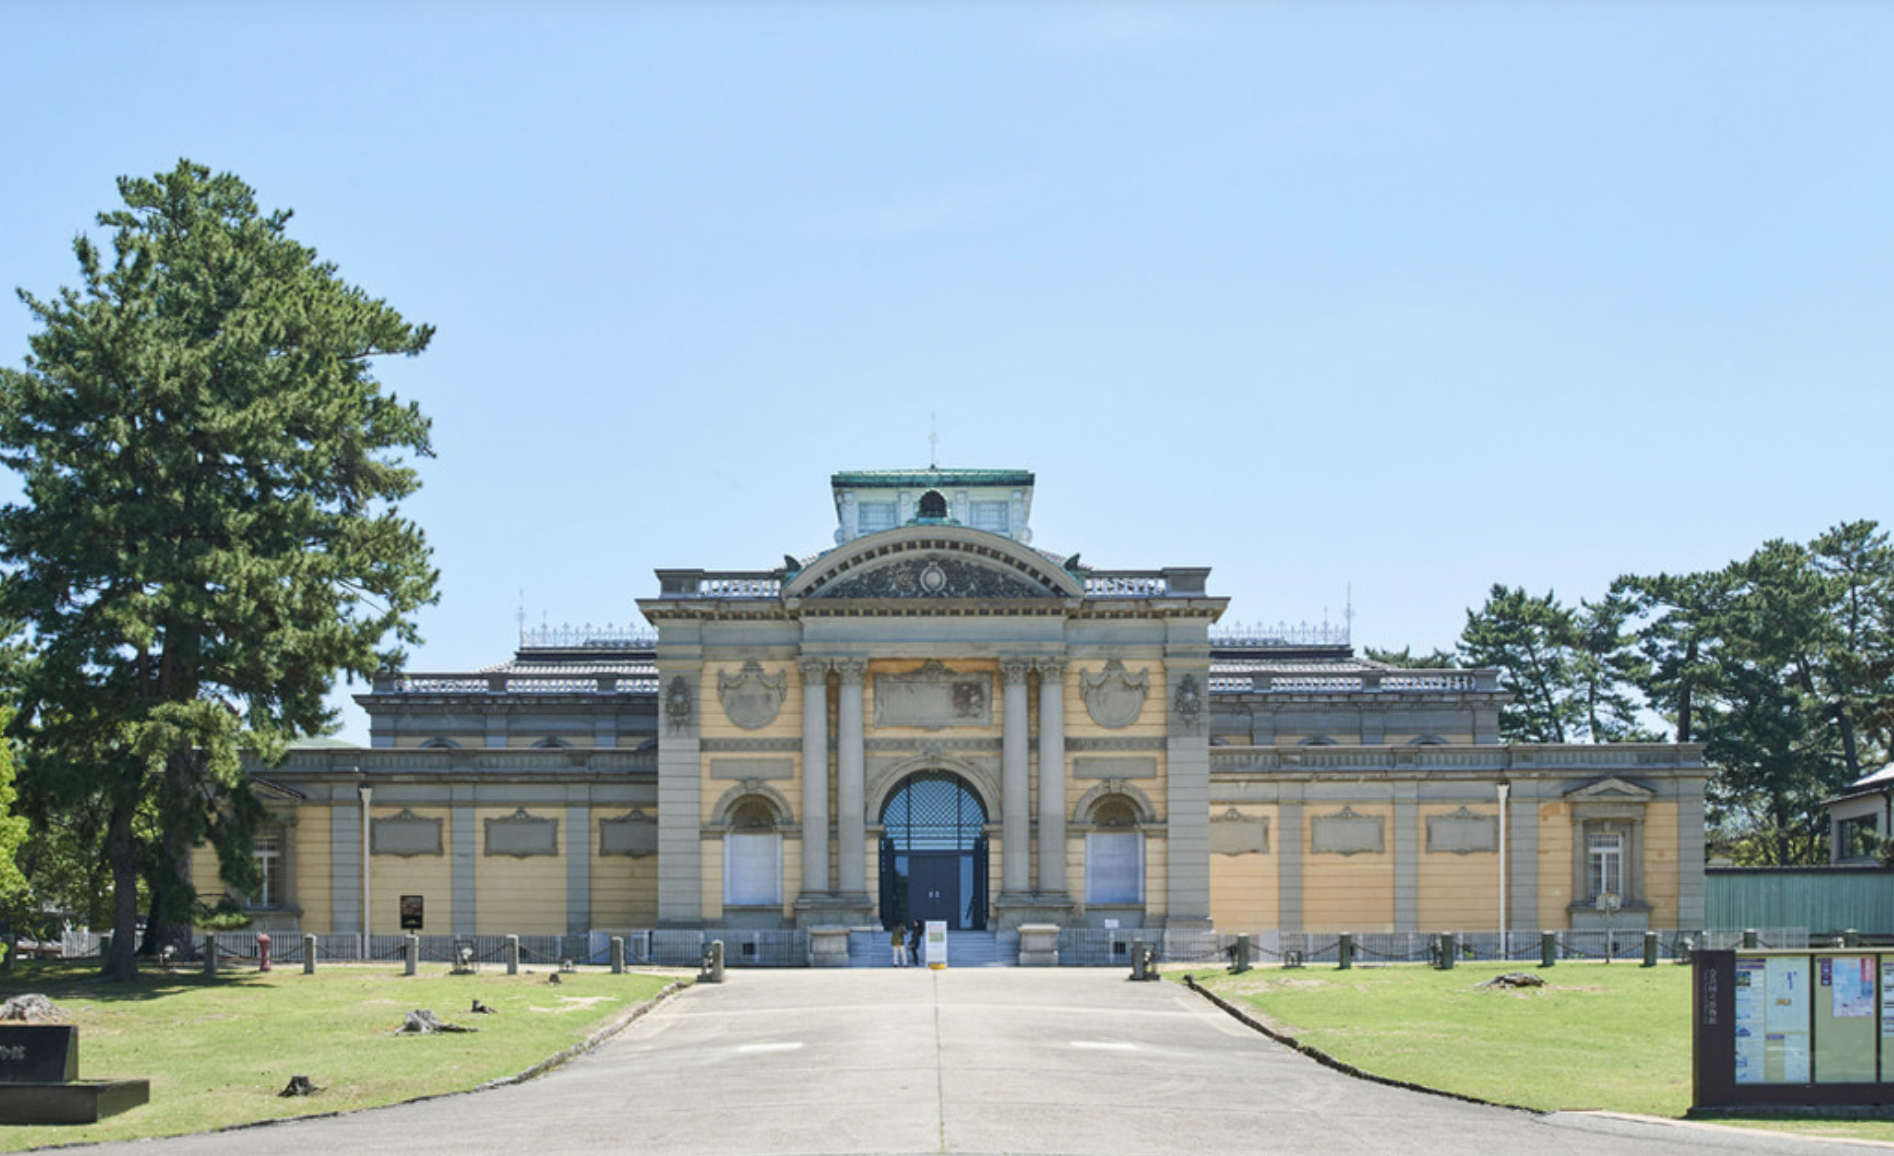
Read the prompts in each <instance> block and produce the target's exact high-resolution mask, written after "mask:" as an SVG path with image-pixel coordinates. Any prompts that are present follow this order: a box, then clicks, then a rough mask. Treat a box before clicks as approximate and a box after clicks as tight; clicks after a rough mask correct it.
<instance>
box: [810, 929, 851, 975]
mask: <svg viewBox="0 0 1894 1156" xmlns="http://www.w3.org/2000/svg"><path fill="white" fill-rule="evenodd" d="M809 966H810V967H847V966H848V928H846V927H818V928H814V929H812V930H811V931H810V932H809Z"/></svg>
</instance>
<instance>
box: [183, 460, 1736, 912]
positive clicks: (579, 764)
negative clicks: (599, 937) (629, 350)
mask: <svg viewBox="0 0 1894 1156" xmlns="http://www.w3.org/2000/svg"><path fill="white" fill-rule="evenodd" d="M1033 486H1034V477H1033V475H1032V474H1031V473H1029V472H1024V471H1016V470H948V469H926V470H906V471H869V472H845V473H838V474H836V475H834V476H833V478H832V479H831V487H832V491H833V497H834V504H835V511H836V514H837V521H838V527H837V530H836V532H835V543H834V545H833V546H832V547H831V548H829V549H827V550H825V551H823V552H821V553H819V554H816V555H814V556H811V557H808V558H805V559H802V560H799V561H798V560H796V559H793V558H787V557H786V558H785V559H784V560H783V565H781V566H779V567H777V568H775V569H771V570H756V571H745V572H712V571H705V570H692V569H678V570H660V571H658V572H657V592H656V593H655V594H654V595H653V596H651V597H647V598H641V599H639V600H638V609H639V611H640V613H641V614H642V616H643V618H644V620H645V622H646V623H647V624H648V626H646V627H643V628H640V629H639V630H638V631H636V632H631V631H539V632H535V633H524V632H523V634H522V640H521V646H520V648H519V650H518V652H517V653H516V654H515V655H514V656H513V658H512V659H511V660H510V661H507V662H503V663H500V664H497V665H494V666H491V667H487V668H484V669H480V670H475V671H466V672H452V673H406V674H396V675H389V676H386V677H382V678H378V679H376V680H375V682H374V684H373V687H372V689H371V690H370V692H369V693H366V694H362V695H359V696H358V697H357V701H358V702H360V703H361V704H362V706H363V707H364V708H365V709H366V711H367V712H368V715H369V719H370V745H369V746H368V747H366V748H360V747H343V746H334V745H331V746H312V747H304V748H299V749H297V750H295V751H293V752H292V753H291V755H290V757H289V759H288V761H287V762H285V763H284V764H283V765H282V766H280V767H276V768H272V769H268V770H262V769H259V770H257V771H256V772H255V775H254V784H255V787H256V790H257V792H258V793H259V794H260V795H261V796H262V798H263V799H264V801H265V802H266V804H267V805H268V807H269V808H270V811H271V814H272V816H273V821H272V823H271V824H270V826H269V827H268V829H266V830H265V832H264V833H263V835H262V837H261V838H260V839H259V841H258V848H257V854H258V859H259V863H260V865H261V866H262V867H263V869H264V870H263V874H264V879H265V883H264V886H263V888H262V889H261V890H260V891H259V892H258V893H257V894H255V895H251V896H246V897H244V898H243V901H244V902H245V904H246V905H247V906H248V907H249V908H250V910H251V913H252V914H253V915H254V916H255V918H256V921H257V926H258V928H259V929H261V930H270V931H303V932H314V933H347V932H363V931H367V932H370V933H374V934H387V933H394V932H397V931H398V930H400V929H401V928H402V927H403V925H404V920H403V917H404V914H405V916H406V919H407V924H408V925H409V926H413V925H414V924H415V923H417V922H418V923H420V925H421V929H422V930H423V931H424V932H425V933H427V934H448V933H451V934H454V935H501V934H520V935H576V934H586V933H592V932H613V933H616V932H618V931H625V930H631V929H641V928H730V929H771V928H824V927H830V928H832V927H856V928H861V927H871V926H876V925H883V924H888V923H892V922H894V921H897V920H898V921H902V922H906V921H909V920H914V919H921V920H930V919H938V920H944V921H946V922H947V923H948V924H949V925H950V926H952V927H955V928H961V929H996V930H1004V929H1012V928H1016V927H1018V926H1019V925H1021V924H1027V923H1030V924H1051V925H1056V926H1059V927H1066V928H1074V927H1094V928H1098V927H1107V926H1111V927H1119V928H1152V929H1156V928H1166V929H1177V928H1210V927H1215V928H1218V929H1224V930H1229V931H1246V932H1263V931H1270V930H1280V931H1304V932H1333V931H1342V930H1350V931H1355V932H1363V933H1368V932H1395V931H1432V930H1464V931H1474V930H1494V929H1504V928H1512V929H1519V930H1536V929H1540V928H1547V929H1564V928H1579V927H1588V926H1596V925H1597V923H1598V921H1599V920H1600V919H1601V918H1604V916H1603V915H1602V914H1601V907H1603V906H1610V907H1612V908H1613V912H1612V914H1611V918H1612V919H1613V921H1614V924H1615V926H1618V927H1625V928H1631V927H1652V928H1683V929H1693V928H1699V927H1701V926H1702V924H1703V918H1704V876H1703V835H1704V828H1703V797H1704V783H1705V778H1706V776H1707V774H1708V773H1709V772H1708V768H1706V767H1705V765H1704V763H1703V759H1702V748H1701V747H1700V746H1698V745H1695V744H1687V743H1686V744H1632V743H1622V744H1610V745H1590V744H1563V745H1529V744H1518V743H1507V742H1504V741H1502V740H1501V738H1500V736H1499V730H1498V721H1499V709H1500V706H1501V705H1502V703H1504V702H1505V701H1507V695H1506V693H1505V692H1503V691H1502V690H1501V689H1500V688H1499V685H1498V676H1497V673H1496V672H1494V671H1490V670H1457V669H1443V670H1408V669H1397V668H1394V667H1390V666H1387V665H1384V664H1381V663H1377V662H1372V661H1368V660H1365V659H1363V658H1361V657H1358V656H1356V655H1355V654H1354V652H1353V650H1352V649H1351V647H1350V646H1349V644H1348V641H1347V638H1346V635H1345V633H1343V632H1341V631H1333V630H1328V629H1326V628H1314V629H1306V628H1305V629H1302V630H1293V631H1292V630H1276V631H1241V630H1232V629H1230V628H1228V627H1219V626H1218V622H1219V620H1220V619H1221V618H1223V616H1224V614H1225V610H1226V608H1227V605H1228V599H1226V598H1221V597H1217V596H1215V595H1213V594H1212V593H1210V589H1209V581H1208V580H1209V575H1210V571H1209V570H1208V569H1206V568H1202V567H1161V568H1154V569H1146V570H1106V569H1094V568H1092V567H1091V566H1089V565H1087V564H1084V563H1082V562H1081V561H1080V560H1079V558H1078V557H1077V556H1076V555H1074V556H1070V557H1061V556H1059V555H1057V554H1053V553H1050V552H1047V551H1044V550H1041V549H1038V548H1036V547H1034V546H1033V545H1032V541H1033V534H1032V531H1031V525H1030V523H1031V512H1032V498H1033ZM193 867H194V871H195V872H196V874H197V877H198V878H199V880H200V884H199V886H200V890H201V891H209V890H213V889H214V885H206V884H204V883H203V882H202V880H206V879H214V878H215V871H216V868H215V860H214V857H213V856H211V855H210V854H209V853H208V852H201V853H200V854H199V855H198V856H196V857H195V859H194V861H193Z"/></svg>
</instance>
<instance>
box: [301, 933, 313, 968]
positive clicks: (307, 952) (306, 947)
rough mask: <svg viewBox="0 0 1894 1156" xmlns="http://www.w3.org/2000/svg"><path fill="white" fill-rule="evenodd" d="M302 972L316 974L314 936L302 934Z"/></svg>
mask: <svg viewBox="0 0 1894 1156" xmlns="http://www.w3.org/2000/svg"><path fill="white" fill-rule="evenodd" d="M303 974H304V975H314V974H316V937H315V936H313V935H305V936H303Z"/></svg>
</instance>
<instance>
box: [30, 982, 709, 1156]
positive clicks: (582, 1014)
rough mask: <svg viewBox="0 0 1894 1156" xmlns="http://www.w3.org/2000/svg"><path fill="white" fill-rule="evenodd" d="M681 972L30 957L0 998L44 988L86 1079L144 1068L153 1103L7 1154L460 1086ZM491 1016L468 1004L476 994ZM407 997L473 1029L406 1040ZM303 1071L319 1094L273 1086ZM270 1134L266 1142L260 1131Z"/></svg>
mask: <svg viewBox="0 0 1894 1156" xmlns="http://www.w3.org/2000/svg"><path fill="white" fill-rule="evenodd" d="M675 978H676V977H675V976H669V975H653V974H643V973H630V974H626V975H612V974H610V973H609V972H606V971H603V970H590V971H581V972H578V973H576V974H571V975H563V976H560V979H561V981H562V982H560V983H559V984H558V985H557V986H554V985H552V984H550V983H548V982H547V981H548V973H547V972H546V971H544V970H543V969H542V970H540V971H539V972H538V973H537V974H533V975H527V974H521V975H517V976H508V975H506V974H505V971H504V969H502V968H488V969H486V970H483V971H481V972H480V973H479V974H476V975H449V974H447V967H446V965H444V964H437V965H434V966H432V967H427V966H424V967H423V968H422V969H421V974H420V975H417V976H414V977H412V978H409V977H406V976H403V975H402V974H401V969H400V967H399V966H398V965H397V966H388V965H380V966H376V965H363V966H340V965H338V966H331V967H323V968H321V969H319V970H318V971H317V972H316V974H314V975H304V974H303V973H302V970H301V968H300V967H291V968H279V969H278V970H275V971H272V972H270V973H268V974H264V973H260V972H256V971H235V972H226V973H225V974H224V975H221V976H218V977H216V978H214V979H211V978H206V977H204V976H203V975H201V974H199V973H197V972H185V971H181V970H180V971H178V972H176V973H173V974H164V973H148V974H146V975H144V976H143V977H141V978H140V979H139V980H137V981H136V982H133V983H126V984H108V983H103V982H101V981H100V980H99V979H98V978H97V976H96V973H95V972H94V971H93V970H92V969H89V968H88V969H85V970H80V969H78V968H75V967H72V966H68V965H64V964H52V963H47V964H40V963H30V962H26V961H22V962H21V963H20V964H19V965H18V967H17V968H16V970H15V971H14V972H13V974H11V975H9V976H6V977H3V978H0V998H3V997H5V996H11V995H17V994H19V993H21V992H29V991H36V992H43V993H45V994H46V995H47V996H48V997H50V998H51V999H52V1001H53V1002H54V1003H55V1004H58V1005H59V1006H60V1008H61V1009H63V1010H64V1011H65V1012H66V1013H67V1016H68V1017H69V1018H70V1020H71V1021H72V1022H74V1023H77V1024H78V1025H79V1078H80V1079H83V1080H94V1079H112V1078H126V1077H145V1078H147V1079H149V1080H150V1081H151V1103H149V1104H147V1105H145V1106H144V1107H142V1108H134V1109H132V1110H131V1111H129V1112H125V1113H123V1114H121V1115H118V1116H110V1117H107V1118H106V1119H105V1120H103V1121H101V1122H100V1123H98V1124H95V1125H89V1126H84V1127H9V1128H0V1151H18V1150H20V1149H24V1148H33V1147H39V1146H43V1145H48V1144H74V1143H80V1142H86V1141H96V1140H124V1139H131V1138H134V1137H142V1136H170V1135H175V1134H178V1133H183V1132H200V1131H204V1130H207V1129H213V1128H222V1127H228V1126H230V1125H233V1124H247V1123H251V1122H254V1121H257V1120H268V1119H275V1118H278V1117H283V1116H302V1115H309V1114H312V1113H322V1112H339V1111H347V1110H350V1109H354V1108H367V1107H373V1106H377V1105H383V1104H394V1103H399V1102H401V1101H403V1100H412V1099H415V1098H417V1097H422V1096H434V1095H440V1094H442V1093H446V1092H457V1091H464V1090H467V1089H470V1088H475V1087H478V1086H480V1085H481V1084H484V1083H487V1082H488V1081H491V1080H496V1079H501V1078H504V1077H507V1076H513V1075H517V1074H519V1073H521V1072H523V1071H525V1070H526V1069H528V1068H531V1067H532V1066H533V1065H535V1064H537V1063H539V1062H541V1061H543V1060H545V1059H547V1058H548V1057H550V1056H552V1055H554V1054H556V1053H558V1052H560V1051H563V1050H565V1049H566V1048H569V1047H571V1046H573V1045H574V1044H577V1043H579V1042H581V1041H583V1040H584V1039H586V1038H587V1037H588V1036H590V1035H591V1034H592V1033H594V1032H596V1031H598V1030H599V1029H600V1028H602V1027H604V1026H605V1025H606V1024H607V1023H609V1022H611V1021H612V1020H614V1019H616V1018H618V1017H620V1016H622V1015H625V1014H627V1013H629V1012H630V1011H631V1010H632V1009H634V1008H635V1007H637V1006H638V1005H639V1004H641V1003H643V1002H645V1001H647V1000H649V999H651V998H652V997H653V996H655V995H656V994H657V993H658V992H659V991H660V990H662V989H663V988H664V986H665V985H666V984H668V983H671V982H673V980H674V979H675ZM475 999H479V1000H480V1001H481V1002H483V1003H485V1004H487V1005H488V1006H490V1007H492V1008H494V1009H495V1010H496V1011H497V1012H498V1014H497V1015H473V1014H470V1013H469V1011H468V1009H469V1008H470V1007H472V1005H473V1001H474V1000H475ZM412 1008H427V1009H429V1010H431V1011H433V1012H434V1013H435V1014H436V1015H438V1016H439V1017H440V1018H441V1019H443V1020H445V1021H447V1022H449V1023H455V1024H464V1025H466V1026H468V1027H473V1028H478V1029H479V1030H478V1031H476V1032H467V1033H455V1034H444V1035H430V1036H401V1035H396V1034H395V1029H397V1028H399V1027H400V1026H401V1022H402V1018H403V1016H404V1015H405V1014H406V1013H407V1012H408V1011H409V1010H410V1009H412ZM293 1075H306V1076H308V1077H309V1078H310V1079H311V1080H312V1081H314V1082H315V1084H316V1085H317V1086H318V1087H320V1088H321V1089H323V1090H322V1092H321V1093H320V1094H318V1095H315V1096H309V1097H298V1098H289V1099H284V1098H279V1097H278V1096H277V1094H276V1093H278V1092H280V1091H282V1089H283V1086H284V1085H285V1084H287V1083H289V1078H290V1077H291V1076H293ZM260 1142H262V1141H260Z"/></svg>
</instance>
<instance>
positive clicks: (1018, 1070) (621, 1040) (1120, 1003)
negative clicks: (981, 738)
mask: <svg viewBox="0 0 1894 1156" xmlns="http://www.w3.org/2000/svg"><path fill="white" fill-rule="evenodd" d="M101 1150H105V1151H114V1150H118V1151H124V1152H128V1153H129V1152H135V1153H138V1154H141V1156H173V1154H182V1153H192V1154H195V1153H206V1154H210V1153H216V1154H225V1153H228V1154H235V1153H254V1152H257V1151H268V1152H318V1151H321V1152H361V1153H381V1152H397V1153H402V1154H404V1156H427V1154H436V1153H438V1154H441V1156H471V1154H480V1153H506V1154H507V1156H519V1154H522V1153H535V1152H558V1153H566V1152H572V1153H590V1152H651V1153H668V1154H677V1156H691V1154H696V1153H719V1154H721V1153H756V1154H768V1156H801V1154H813V1153H831V1154H837V1156H841V1154H851V1153H896V1154H898V1153H1002V1152H1017V1153H1061V1154H1064V1153H1070V1154H1101V1156H1112V1154H1125V1156H1133V1154H1144V1153H1151V1154H1173V1153H1179V1154H1181V1153H1191V1154H1197V1153H1277V1152H1284V1153H1288V1152H1295V1153H1328V1152H1337V1153H1348V1154H1350V1156H1357V1154H1375V1153H1389V1154H1395V1153H1398V1154H1401V1156H1429V1154H1434V1153H1438V1154H1440V1156H1449V1154H1451V1156H1501V1154H1503V1156H1513V1154H1516V1153H1532V1154H1534V1156H1540V1154H1560V1153H1574V1154H1587V1156H1589V1154H1596V1156H1606V1154H1610V1156H1646V1154H1648V1156H1682V1154H1684V1153H1691V1154H1694V1156H1705V1154H1707V1153H1708V1152H1710V1151H1712V1150H1722V1151H1739V1152H1802V1153H1841V1152H1850V1151H1861V1152H1866V1151H1875V1152H1879V1153H1880V1154H1881V1156H1887V1151H1888V1149H1887V1148H1884V1147H1880V1148H1877V1147H1871V1146H1865V1145H1840V1144H1835V1143H1832V1142H1818V1141H1803V1140H1797V1139H1794V1138H1788V1137H1780V1136H1773V1135H1769V1134H1765V1133H1739V1132H1732V1131H1729V1130H1724V1129H1708V1128H1698V1127H1691V1126H1684V1125H1661V1124H1643V1123H1635V1122H1629V1121H1618V1120H1609V1119H1599V1118H1594V1117H1586V1116H1566V1115H1558V1116H1551V1117H1540V1116H1533V1115H1530V1114H1527V1113H1523V1112H1512V1111H1506V1110H1503V1109H1497V1108H1483V1107H1478V1106H1475V1105H1470V1104H1463V1103H1459V1102H1457V1101H1453V1100H1448V1099H1444V1098H1442V1097H1438V1096H1428V1095H1423V1094H1419V1093H1414V1092H1406V1091H1401V1090H1398V1089H1394V1088H1388V1087H1383V1086H1381V1085H1377V1084H1370V1083H1365V1082H1362V1081H1359V1080H1354V1079H1350V1078H1349V1077H1346V1076H1343V1075H1340V1074H1339V1073H1336V1072H1333V1071H1330V1070H1329V1069H1326V1068H1323V1067H1321V1066H1319V1065H1316V1064H1314V1063H1311V1062H1310V1061H1308V1060H1306V1059H1304V1058H1303V1057H1301V1056H1298V1055H1296V1054H1295V1053H1293V1052H1291V1051H1288V1050H1287V1049H1284V1048H1282V1047H1280V1046H1278V1045H1276V1044H1274V1043H1271V1042H1270V1041H1269V1040H1267V1039H1264V1038H1263V1037H1261V1036H1259V1035H1257V1034H1255V1033H1254V1032H1252V1031H1250V1030H1249V1029H1247V1028H1245V1027H1243V1026H1242V1025H1240V1024H1238V1023H1237V1022H1236V1021H1235V1020H1233V1019H1231V1018H1230V1017H1228V1016H1226V1015H1225V1014H1223V1013H1222V1012H1221V1011H1219V1010H1217V1009H1216V1008H1215V1007H1213V1006H1212V1005H1210V1004H1209V1003H1208V1002H1206V1001H1204V1000H1202V999H1201V998H1199V997H1197V996H1195V995H1192V994H1191V993H1189V992H1187V991H1184V990H1183V989H1181V988H1179V987H1177V986H1176V985H1173V984H1168V983H1166V984H1135V983H1131V982H1129V981H1127V980H1126V979H1125V978H1124V972H1122V971H1119V970H1116V969H1113V970H1109V971H1086V970H1051V971H1042V970H1013V969H1005V970H1002V969H990V970H964V971H946V972H928V971H922V970H907V971H897V970H894V969H891V968H890V969H881V970H875V971H780V972H760V971H733V972H732V973H731V974H730V979H729V982H728V983H725V984H723V985H721V986H717V987H698V988H694V989H692V990H690V991H688V992H685V993H683V994H681V995H679V996H678V997H676V998H674V999H672V1000H671V1001H670V1002H668V1003H666V1004H665V1005H664V1006H663V1007H661V1008H659V1009H658V1010H657V1011H655V1012H653V1013H652V1014H651V1015H648V1016H646V1017H645V1018H643V1019H642V1020H639V1021H638V1022H637V1023H635V1024H634V1025H632V1026H631V1027H630V1028H629V1029H627V1030H626V1031H625V1032H624V1033H623V1034H622V1035H620V1036H618V1037H617V1038H616V1039H614V1040H613V1041H611V1042H610V1043H608V1044H606V1045H605V1046H604V1047H602V1048H600V1049H599V1050H598V1051H596V1052H594V1053H593V1054H591V1055H589V1056H586V1057H584V1058H582V1059H580V1060H578V1061H576V1062H574V1063H572V1064H570V1065H567V1066H566V1067H564V1068H562V1069H560V1070H559V1071H557V1072H554V1073H553V1074H551V1075H549V1076H546V1077H544V1078H542V1079H539V1080H535V1081H532V1082H531V1083H527V1084H523V1085H519V1086H516V1087H510V1088H501V1089H496V1090H493V1091H489V1092H481V1093H476V1094H472V1095H465V1096H454V1097H449V1098H446V1099H441V1100H433V1101H428V1102H425V1103H419V1104H409V1105H404V1106H401V1107H395V1108H384V1109H379V1110H375V1111H367V1112H359V1113H356V1114H354V1115H350V1116H342V1117H337V1118H334V1119H324V1120H309V1121H303V1122H297V1123H289V1124H282V1125H276V1126H272V1127H269V1128H265V1129H260V1130H256V1129H253V1130H245V1131H240V1132H233V1133H225V1134H222V1135H214V1136H201V1137H185V1138H181V1139H178V1140H166V1141H158V1142H150V1141H147V1142H141V1143H139V1144H137V1145H136V1146H135V1147H134V1146H132V1145H105V1146H102V1149H101Z"/></svg>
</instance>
